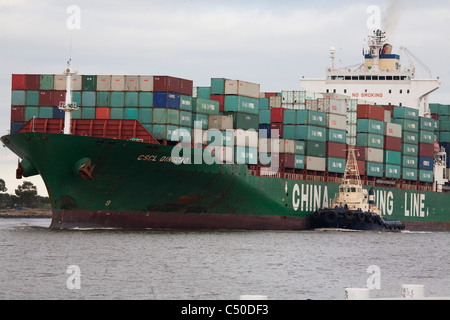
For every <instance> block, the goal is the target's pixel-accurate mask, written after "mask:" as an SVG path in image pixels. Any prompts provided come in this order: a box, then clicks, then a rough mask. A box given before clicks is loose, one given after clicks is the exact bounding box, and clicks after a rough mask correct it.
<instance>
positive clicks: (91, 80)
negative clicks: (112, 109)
mask: <svg viewBox="0 0 450 320" xmlns="http://www.w3.org/2000/svg"><path fill="white" fill-rule="evenodd" d="M81 79H82V80H81V81H82V82H81V83H82V85H81V86H82V89H83V91H95V90H97V76H82V78H81Z"/></svg>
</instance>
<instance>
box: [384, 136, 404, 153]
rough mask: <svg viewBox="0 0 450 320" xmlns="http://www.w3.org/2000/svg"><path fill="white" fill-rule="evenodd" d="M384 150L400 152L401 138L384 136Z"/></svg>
mask: <svg viewBox="0 0 450 320" xmlns="http://www.w3.org/2000/svg"><path fill="white" fill-rule="evenodd" d="M384 150H391V151H402V138H395V137H389V136H384Z"/></svg>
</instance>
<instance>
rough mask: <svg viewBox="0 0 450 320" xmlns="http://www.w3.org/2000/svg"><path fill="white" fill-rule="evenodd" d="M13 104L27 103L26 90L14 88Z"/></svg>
mask: <svg viewBox="0 0 450 320" xmlns="http://www.w3.org/2000/svg"><path fill="white" fill-rule="evenodd" d="M11 105H13V106H24V105H25V90H13V91H12V92H11Z"/></svg>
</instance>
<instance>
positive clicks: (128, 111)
mask: <svg viewBox="0 0 450 320" xmlns="http://www.w3.org/2000/svg"><path fill="white" fill-rule="evenodd" d="M123 118H124V119H130V120H138V109H137V108H125V109H124V113H123Z"/></svg>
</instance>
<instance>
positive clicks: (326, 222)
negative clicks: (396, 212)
mask: <svg viewBox="0 0 450 320" xmlns="http://www.w3.org/2000/svg"><path fill="white" fill-rule="evenodd" d="M311 225H312V226H313V227H314V228H338V229H349V230H373V231H401V230H404V229H405V225H404V224H403V223H401V222H400V221H392V220H386V219H384V218H382V217H380V216H379V215H377V214H376V213H373V212H370V211H367V212H363V211H362V210H349V209H347V208H342V207H337V208H334V209H331V208H326V209H320V210H318V211H315V212H314V213H313V214H312V215H311Z"/></svg>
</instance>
